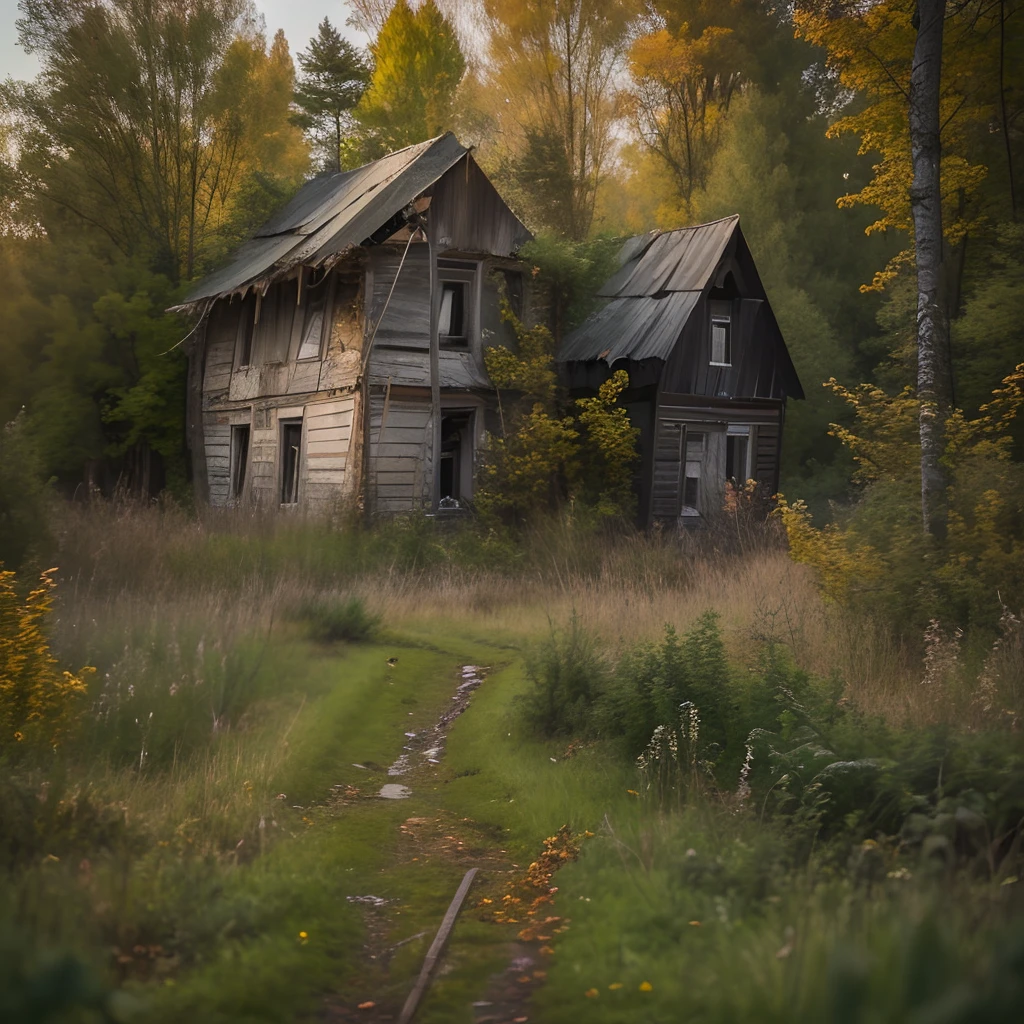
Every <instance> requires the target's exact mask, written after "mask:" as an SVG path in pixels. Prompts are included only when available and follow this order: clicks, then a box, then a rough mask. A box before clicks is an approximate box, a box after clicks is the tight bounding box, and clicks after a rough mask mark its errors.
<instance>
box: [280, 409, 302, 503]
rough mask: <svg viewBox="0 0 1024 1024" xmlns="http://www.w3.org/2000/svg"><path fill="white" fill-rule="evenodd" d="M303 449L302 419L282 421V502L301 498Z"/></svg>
mask: <svg viewBox="0 0 1024 1024" xmlns="http://www.w3.org/2000/svg"><path fill="white" fill-rule="evenodd" d="M301 450H302V420H282V422H281V504H282V505H294V504H295V503H296V502H297V501H298V500H299V463H300V461H301V460H300V457H299V456H300V452H301Z"/></svg>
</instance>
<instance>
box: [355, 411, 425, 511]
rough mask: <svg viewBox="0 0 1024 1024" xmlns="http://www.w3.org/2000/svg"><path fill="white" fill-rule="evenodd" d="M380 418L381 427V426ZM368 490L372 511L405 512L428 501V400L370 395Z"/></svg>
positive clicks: (421, 506)
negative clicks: (397, 398)
mask: <svg viewBox="0 0 1024 1024" xmlns="http://www.w3.org/2000/svg"><path fill="white" fill-rule="evenodd" d="M382 421H383V430H382ZM369 428H370V429H369V441H368V443H369V459H368V463H369V473H370V477H369V481H368V485H367V489H368V491H369V497H370V503H371V509H372V511H373V512H408V511H410V510H411V509H417V508H423V507H425V506H427V505H429V502H430V489H431V488H430V483H431V473H432V472H433V469H432V466H433V460H432V459H431V458H430V446H431V441H432V429H431V422H430V404H429V401H426V400H423V401H416V400H409V399H401V400H396V399H395V398H393V397H389V396H388V395H387V394H386V393H379V394H376V395H374V396H372V397H371V399H370V424H369Z"/></svg>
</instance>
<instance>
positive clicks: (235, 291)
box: [167, 131, 525, 313]
mask: <svg viewBox="0 0 1024 1024" xmlns="http://www.w3.org/2000/svg"><path fill="white" fill-rule="evenodd" d="M449 136H450V137H451V141H452V142H454V144H455V146H456V147H457V152H456V153H454V154H453V159H450V160H445V161H443V162H442V163H441V164H439V165H438V169H437V172H436V173H435V174H434V175H433V176H432V177H429V178H428V179H427V180H426V181H425V182H424V183H423V184H422V185H421V186H420V188H419V190H418V191H417V192H416V193H415V195H414V196H412V197H411V198H410V199H407V200H406V201H404V202H401V203H397V202H396V204H394V205H392V204H388V206H387V207H386V209H385V211H384V213H383V215H382V220H381V221H380V224H379V225H377V227H380V225H381V224H384V223H386V222H387V220H388V219H389V218H390V217H393V216H394V215H395V214H396V213H397V212H398V211H399V210H402V209H404V208H405V207H406V206H407V205H408V204H409V203H410V202H414V201H415V200H416V199H418V198H419V197H421V196H422V195H423V193H424V192H426V191H427V190H428V189H430V188H433V186H434V185H436V184H437V182H438V181H440V179H441V178H443V177H444V175H445V174H447V173H448V172H449V171H450V170H451V169H452V168H453V167H455V166H457V165H458V164H459V163H460V162H461V161H462V160H464V159H466V158H468V157H470V156H471V155H472V152H473V148H472V147H465V146H463V145H462V144H461V143H460V142H459V141H458V139H457V138H455V135H454V134H453V133H452V132H450V131H449V132H445V133H444V134H442V135H439V136H438V137H437V138H435V139H427V140H425V141H424V142H420V143H414V144H413V145H411V146H404V147H403V148H402V149H399V150H395V151H394V152H393V153H388V154H386V155H385V156H383V157H381V158H380V159H379V160H373V161H370V163H368V164H363V165H362V167H359V168H354V171H359V170H363V169H365V168H369V167H372V166H373V165H374V164H376V163H380V162H382V161H384V160H390V159H392V158H393V157H395V156H398V155H400V154H401V153H403V152H405V151H406V150H409V149H415V148H417V147H421V148H422V153H421V154H420V156H418V157H417V158H416V159H414V160H413V161H411V162H410V163H408V164H406V165H405V166H404V167H402V168H401V170H399V171H397V172H395V173H394V174H392V175H391V176H390V177H388V178H386V179H384V180H382V181H380V182H378V183H377V184H375V185H374V186H373V188H372V189H371V190H370V191H376V192H378V194H380V193H382V192H383V191H385V190H387V189H388V188H391V187H394V186H395V185H396V184H397V183H399V182H400V180H401V178H402V176H403V175H404V174H407V173H409V172H410V171H411V170H412V169H413V168H415V167H416V165H417V164H418V163H419V162H420V160H421V158H422V157H423V156H426V155H427V154H429V153H430V152H431V151H433V150H435V149H436V148H437V147H438V145H439V144H443V143H446V142H447V140H448V138H449ZM343 173H344V172H343ZM314 181H316V179H315V178H313V179H310V181H308V182H305V183H304V184H303V185H302V186H301V187H300V189H299V190H298V192H296V194H295V196H293V197H292V199H290V200H289V204H290V203H292V202H293V201H294V200H295V199H296V198H297V197H298V196H299V195H300V194H301V192H302V190H303V189H305V188H308V187H309V185H310V184H312V183H313V182H314ZM325 202H326V200H325ZM289 204H285V207H284V208H282V211H280V212H283V211H284V210H285V209H287V207H288V205H289ZM340 214H341V211H339V213H338V214H337V215H336V216H340ZM275 216H278V215H277V214H275ZM516 219H518V218H516ZM273 220H274V218H273V217H271V218H269V220H268V221H266V222H265V224H266V223H272V222H273ZM520 223H522V222H521V221H520ZM263 226H265V225H261V226H260V228H257V230H256V232H255V233H254V234H253V235H252V236H251V237H250V238H248V239H246V240H245V241H244V242H242V243H241V245H240V246H239V247H238V248H237V249H235V251H234V253H233V254H232V258H231V259H230V260H229V261H228V262H227V263H225V264H224V265H223V266H222V267H219V268H218V269H217V270H214V271H212V272H211V273H209V274H207V275H204V277H203V278H200V280H199V281H197V282H196V283H195V284H194V285H193V286H192V290H193V291H196V290H198V289H199V288H201V287H202V282H203V280H206V279H208V278H210V277H215V276H216V275H218V274H221V273H223V272H225V271H227V270H229V269H230V268H231V266H232V265H233V264H235V263H239V262H241V261H242V260H243V259H244V256H243V255H242V254H243V252H244V249H245V247H246V246H247V245H251V244H253V243H258V242H263V243H268V242H273V241H275V240H280V239H287V238H288V235H289V234H291V233H290V232H284V233H282V234H278V235H274V236H271V237H269V238H266V237H263V236H261V235H260V234H259V231H260V230H261V228H262V227H263ZM326 226H327V225H326V224H324V225H322V226H321V229H319V230H322V228H323V227H326ZM524 227H525V225H524ZM343 229H344V224H342V225H340V226H339V228H338V231H339V232H341V231H342V230H343ZM374 230H376V228H375V229H374ZM315 233H316V232H313V233H312V234H311V235H309V236H303V235H302V234H300V233H299V232H295V233H294V245H292V246H291V247H290V248H289V249H288V250H287V251H286V252H285V253H284V254H283V255H282V256H280V257H278V258H277V259H275V260H274V261H272V262H271V263H270V264H269V265H267V266H266V267H265V268H264V269H263V271H262V272H261V273H257V274H255V275H253V276H252V277H249V278H246V279H245V280H244V281H243V282H241V283H240V284H238V285H236V286H233V287H230V288H225V289H223V290H222V291H218V292H214V293H212V294H208V295H204V294H199V295H196V296H195V298H194V299H187V300H185V301H183V302H179V303H177V304H176V305H174V306H170V307H168V310H167V311H168V312H178V313H188V312H195V311H197V310H198V309H199V308H200V307H201V306H202V305H203V304H204V303H206V302H207V300H212V301H214V302H215V301H218V300H220V299H224V298H228V299H230V298H233V297H234V296H235V295H238V296H245V295H246V294H247V293H248V292H249V291H250V290H259V291H260V292H261V293H262V294H266V291H267V289H268V288H269V287H270V286H271V285H272V284H275V283H276V282H278V281H281V280H287V279H288V277H289V276H290V275H291V274H292V273H296V272H297V268H299V267H306V266H308V267H314V268H316V269H321V268H326V269H331V268H332V267H333V266H334V265H335V264H336V263H337V262H338V261H339V260H341V259H343V258H345V257H346V256H347V255H348V254H349V253H350V252H351V251H352V250H354V249H356V248H359V247H360V246H361V244H362V242H363V241H365V240H366V238H368V237H369V234H372V232H370V233H369V234H367V235H365V236H363V238H361V239H360V240H359V242H358V243H357V242H355V241H349V242H348V243H347V244H345V245H344V246H342V247H341V248H340V249H339V250H337V251H336V252H331V253H328V254H327V255H326V257H324V258H320V259H317V258H316V255H315V254H314V255H313V256H312V258H310V256H308V255H307V256H305V257H301V256H300V257H296V256H295V253H296V251H298V250H301V249H302V248H303V243H304V242H307V241H309V239H310V238H312V237H313V236H314V235H315ZM330 242H331V239H330V238H328V241H327V242H325V243H324V244H325V245H330ZM320 251H322V250H320Z"/></svg>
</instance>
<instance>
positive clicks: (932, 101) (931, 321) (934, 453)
mask: <svg viewBox="0 0 1024 1024" xmlns="http://www.w3.org/2000/svg"><path fill="white" fill-rule="evenodd" d="M945 14H946V0H918V4H917V12H916V14H915V25H916V27H917V40H916V42H915V44H914V62H913V66H912V67H911V71H910V152H911V158H912V160H913V165H914V180H913V184H912V185H911V187H910V210H911V214H912V216H913V219H914V241H915V250H916V262H917V395H918V399H919V401H920V403H921V413H920V421H919V426H920V437H921V516H922V521H923V524H924V529H925V531H926V532H927V533H930V534H931V535H932V536H934V537H940V538H941V537H942V536H943V535H944V534H945V529H946V514H945V491H946V480H945V474H944V472H943V470H942V465H941V462H940V459H941V457H942V447H943V433H944V425H945V414H946V412H947V408H948V406H947V404H946V402H945V394H944V390H945V389H944V384H945V381H944V379H943V378H944V376H945V375H944V374H943V372H942V364H943V361H944V359H945V357H946V352H947V350H948V344H947V335H948V333H949V323H948V321H947V319H946V316H945V312H944V309H943V304H942V294H941V292H942V192H941V187H940V178H939V161H940V156H941V145H940V140H939V86H940V82H941V73H942V29H943V20H944V18H945Z"/></svg>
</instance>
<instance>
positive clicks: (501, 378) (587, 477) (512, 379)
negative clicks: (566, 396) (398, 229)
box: [476, 300, 639, 522]
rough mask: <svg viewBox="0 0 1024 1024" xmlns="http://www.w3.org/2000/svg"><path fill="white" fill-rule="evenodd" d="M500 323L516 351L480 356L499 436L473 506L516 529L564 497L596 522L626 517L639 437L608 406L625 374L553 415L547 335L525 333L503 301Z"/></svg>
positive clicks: (498, 349) (554, 389)
mask: <svg viewBox="0 0 1024 1024" xmlns="http://www.w3.org/2000/svg"><path fill="white" fill-rule="evenodd" d="M502 318H503V319H504V320H505V321H506V322H508V323H510V324H511V325H512V328H513V330H514V331H515V333H516V338H517V340H518V345H517V346H516V347H517V351H516V352H512V351H510V350H509V349H507V348H505V346H503V345H496V346H492V347H490V348H488V349H486V350H485V351H484V364H485V365H486V367H487V372H488V374H489V375H490V378H491V381H492V382H493V384H494V386H495V387H496V388H497V390H498V394H499V402H500V403H501V405H500V414H501V421H502V435H501V436H500V437H492V438H491V439H490V445H489V448H488V452H487V462H486V464H485V466H484V470H483V480H484V483H483V486H482V487H481V488H480V489H479V491H478V494H477V499H476V501H477V505H478V507H479V508H480V510H481V511H482V512H484V513H488V514H495V513H497V514H501V515H505V516H511V517H512V518H513V519H514V520H516V521H518V522H524V521H527V520H529V519H531V518H536V517H537V516H538V515H539V514H542V513H544V512H548V511H552V510H554V509H556V508H558V506H559V505H560V504H561V503H562V501H563V500H564V499H566V498H567V499H568V500H570V501H574V502H575V501H578V502H579V503H580V504H581V506H583V507H584V508H586V509H587V510H590V511H592V512H593V513H594V514H596V515H597V517H598V518H599V519H609V520H610V519H628V518H630V516H631V515H632V512H633V507H634V500H635V499H634V496H633V490H632V477H631V470H632V465H633V463H634V462H635V461H636V459H637V451H636V441H637V437H638V436H639V431H638V430H637V428H636V427H634V426H632V424H631V423H630V422H629V417H628V414H627V413H626V410H625V409H623V408H621V407H619V406H618V405H617V404H616V403H617V401H618V398H619V396H620V395H621V394H622V392H623V391H625V390H626V388H627V387H628V386H629V376H628V374H627V373H626V372H625V371H624V370H617V371H616V372H615V373H614V374H612V376H611V377H609V379H608V380H607V381H605V382H604V383H603V384H602V385H601V388H600V390H599V392H598V394H597V396H596V397H594V398H584V399H577V400H576V402H575V406H576V410H577V412H576V416H575V417H573V416H571V415H569V416H559V415H558V410H559V404H560V403H559V401H558V379H557V375H556V373H555V362H554V355H553V353H554V342H553V339H552V337H551V332H550V331H549V330H548V329H547V327H545V326H543V325H539V326H537V327H533V328H527V327H525V326H524V325H523V324H522V323H521V322H520V321H519V320H518V318H517V317H515V316H514V315H513V313H512V311H511V308H510V306H509V304H508V302H507V301H504V300H503V304H502ZM502 392H504V393H505V394H504V397H503V396H502ZM510 392H511V394H510Z"/></svg>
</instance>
